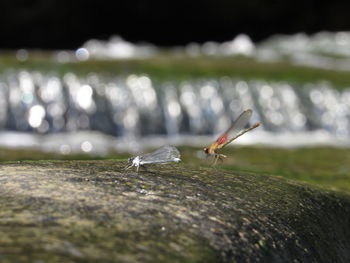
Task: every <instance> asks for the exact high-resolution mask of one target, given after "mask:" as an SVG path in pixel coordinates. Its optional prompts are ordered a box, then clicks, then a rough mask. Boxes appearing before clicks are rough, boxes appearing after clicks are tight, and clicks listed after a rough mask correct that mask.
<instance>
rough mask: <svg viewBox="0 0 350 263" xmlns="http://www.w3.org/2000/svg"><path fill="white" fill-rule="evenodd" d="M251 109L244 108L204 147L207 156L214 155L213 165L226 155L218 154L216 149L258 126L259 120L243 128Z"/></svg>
mask: <svg viewBox="0 0 350 263" xmlns="http://www.w3.org/2000/svg"><path fill="white" fill-rule="evenodd" d="M252 114H253V111H252V110H251V109H248V110H245V111H243V112H242V113H241V115H239V116H238V118H237V119H236V120H235V121H234V122H233V123H232V124H231V126H230V127H229V128H228V129H227V130H226V131H225V132H224V133H223V134H221V135H220V136H219V138H218V139H217V140H216V141H215V142H214V143H212V144H211V145H210V146H209V147H208V148H204V152H205V153H206V154H207V156H214V165H215V164H216V163H217V161H218V160H219V159H220V160H222V158H226V157H227V156H226V155H223V154H219V153H217V151H218V150H219V149H221V148H223V147H225V146H226V145H227V144H229V143H231V142H232V141H234V140H236V139H237V138H238V137H240V136H242V135H243V134H245V133H246V132H249V131H251V130H253V129H255V128H256V127H258V126H260V122H257V123H255V124H254V125H253V126H251V127H249V128H246V129H244V127H245V126H246V125H247V124H248V122H249V120H250V117H251V116H252Z"/></svg>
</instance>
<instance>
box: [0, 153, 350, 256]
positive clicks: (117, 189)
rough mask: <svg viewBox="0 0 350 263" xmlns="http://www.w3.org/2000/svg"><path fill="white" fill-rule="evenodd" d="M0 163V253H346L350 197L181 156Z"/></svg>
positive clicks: (349, 244) (349, 234)
mask: <svg viewBox="0 0 350 263" xmlns="http://www.w3.org/2000/svg"><path fill="white" fill-rule="evenodd" d="M125 165H126V163H125V162H122V161H113V160H103V161H102V160H98V161H38V162H20V163H18V162H16V163H9V162H7V163H2V164H0V260H1V262H63V261H64V262H77V261H78V262H349V261H350V198H349V196H347V195H345V194H340V193H335V192H331V191H327V190H324V189H319V188H314V187H310V186H307V185H305V184H300V183H296V182H293V181H288V180H284V179H281V178H275V177H269V176H265V175H264V176H263V175H257V174H249V173H234V172H228V171H223V170H220V169H212V168H193V167H189V166H186V165H184V164H174V165H173V164H172V165H160V166H150V167H149V168H148V169H147V170H142V169H140V172H139V173H136V172H135V171H134V170H127V171H125V170H124V168H125Z"/></svg>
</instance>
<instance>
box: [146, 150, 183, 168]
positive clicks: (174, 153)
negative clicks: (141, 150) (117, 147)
mask: <svg viewBox="0 0 350 263" xmlns="http://www.w3.org/2000/svg"><path fill="white" fill-rule="evenodd" d="M179 161H180V152H179V150H178V149H176V148H175V147H174V146H164V147H162V148H159V149H158V150H156V151H154V152H151V153H146V154H144V155H141V156H140V164H141V165H144V164H157V163H158V164H161V163H169V162H179Z"/></svg>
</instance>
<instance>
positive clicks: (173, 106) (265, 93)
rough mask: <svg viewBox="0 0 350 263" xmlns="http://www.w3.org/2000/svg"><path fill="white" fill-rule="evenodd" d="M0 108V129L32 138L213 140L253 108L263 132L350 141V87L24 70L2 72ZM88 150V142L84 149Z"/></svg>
mask: <svg viewBox="0 0 350 263" xmlns="http://www.w3.org/2000/svg"><path fill="white" fill-rule="evenodd" d="M0 105H1V111H0V129H1V130H2V131H17V132H18V131H19V132H24V133H25V134H33V135H35V136H37V135H38V134H47V135H55V134H57V135H60V136H62V134H71V133H72V132H77V131H99V132H101V134H104V135H103V136H105V135H106V136H107V135H110V136H111V137H110V138H119V139H123V140H126V141H128V142H131V141H133V142H137V141H138V140H139V139H142V138H147V137H148V136H162V137H166V138H181V137H182V136H189V135H190V136H202V135H207V136H213V135H214V134H217V133H219V132H221V131H224V130H225V129H226V128H227V126H228V125H229V123H230V122H231V121H232V120H234V119H235V118H236V117H237V116H238V115H239V114H240V113H241V112H242V111H243V110H245V109H247V108H251V109H253V111H254V115H253V117H252V120H251V122H252V123H254V122H256V121H261V122H262V123H263V125H262V127H261V128H259V129H260V131H263V132H265V133H269V134H272V135H276V136H277V135H280V134H284V133H288V134H297V133H306V134H307V133H310V134H311V133H312V132H314V131H322V132H323V134H325V133H326V134H328V135H329V136H333V137H332V138H340V139H344V140H348V139H349V137H350V136H349V135H350V89H349V88H348V89H344V90H342V91H339V90H337V89H335V88H334V87H332V85H330V84H329V83H305V84H303V85H300V84H299V85H293V84H291V83H286V82H266V81H261V80H250V81H245V80H239V79H232V78H228V77H223V78H220V79H194V80H188V81H181V82H178V81H168V82H158V81H157V80H153V79H151V78H150V77H148V76H145V75H140V76H137V75H129V76H118V77H115V78H108V77H103V76H101V75H97V74H89V75H87V76H85V77H79V76H77V75H75V74H73V73H68V74H66V75H64V76H59V75H56V74H54V73H52V74H44V73H40V72H30V71H25V70H22V71H8V72H5V73H3V74H2V75H0ZM101 136H102V135H101ZM74 138H75V137H74ZM290 140H293V135H292V136H291V137H290ZM253 142H259V141H256V140H255V141H254V140H253ZM260 142H263V139H262V140H261V141H260ZM2 143H4V141H3V142H2ZM106 144H107V145H108V143H106ZM60 147H61V148H60V150H61V151H62V152H63V151H64V150H65V149H66V148H64V147H63V148H62V145H61V146H60ZM67 147H71V146H70V145H69V144H68V145H67ZM91 148H92V145H90V146H89V145H87V144H85V148H84V149H90V150H91ZM62 149H63V150H62ZM82 149H83V148H82ZM84 149H83V150H84Z"/></svg>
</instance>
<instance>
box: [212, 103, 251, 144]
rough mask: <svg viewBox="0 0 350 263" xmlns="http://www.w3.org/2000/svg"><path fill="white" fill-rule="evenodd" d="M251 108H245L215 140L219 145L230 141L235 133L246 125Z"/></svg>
mask: <svg viewBox="0 0 350 263" xmlns="http://www.w3.org/2000/svg"><path fill="white" fill-rule="evenodd" d="M252 113H253V111H252V110H250V109H249V110H246V111H244V112H242V113H241V115H239V117H238V118H237V119H236V120H235V121H234V122H233V123H232V125H231V126H230V128H228V129H227V130H226V131H225V132H224V133H223V134H222V135H221V136H220V137H219V138H218V139H217V140H216V141H217V142H218V144H219V145H221V144H225V143H226V142H227V141H230V139H232V138H233V137H234V136H235V135H237V134H238V133H239V132H240V131H242V130H243V128H244V127H245V126H246V125H247V123H248V122H249V120H250V117H251V116H252Z"/></svg>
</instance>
